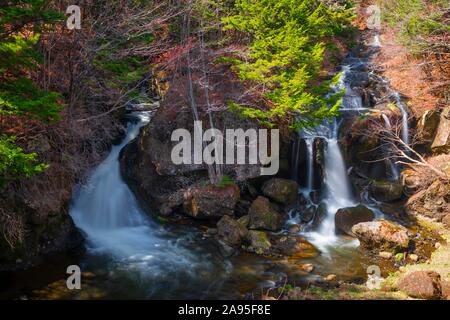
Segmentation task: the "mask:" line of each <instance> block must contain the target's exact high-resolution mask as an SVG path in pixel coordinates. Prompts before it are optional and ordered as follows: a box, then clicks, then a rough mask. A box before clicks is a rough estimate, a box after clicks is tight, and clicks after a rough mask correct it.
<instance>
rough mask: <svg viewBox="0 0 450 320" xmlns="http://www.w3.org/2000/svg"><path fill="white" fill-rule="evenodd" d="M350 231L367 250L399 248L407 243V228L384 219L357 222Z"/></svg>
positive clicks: (403, 247)
mask: <svg viewBox="0 0 450 320" xmlns="http://www.w3.org/2000/svg"><path fill="white" fill-rule="evenodd" d="M352 233H353V234H354V235H355V236H356V237H357V238H358V239H359V241H360V242H361V245H362V246H363V247H365V248H366V249H369V250H370V249H387V250H389V249H390V250H401V249H406V248H408V245H409V237H408V230H407V229H406V228H405V227H403V226H400V225H398V224H395V223H393V222H389V221H386V220H378V221H371V222H362V223H358V224H357V225H355V226H353V228H352Z"/></svg>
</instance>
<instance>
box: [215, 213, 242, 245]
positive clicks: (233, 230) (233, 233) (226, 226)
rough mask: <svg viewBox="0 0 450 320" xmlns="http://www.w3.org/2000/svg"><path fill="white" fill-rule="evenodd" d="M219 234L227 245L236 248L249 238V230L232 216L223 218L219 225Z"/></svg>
mask: <svg viewBox="0 0 450 320" xmlns="http://www.w3.org/2000/svg"><path fill="white" fill-rule="evenodd" d="M217 234H218V236H219V238H220V239H222V240H223V241H224V242H225V243H226V244H228V245H230V246H233V247H235V246H239V245H240V244H241V242H242V239H244V238H245V237H246V236H247V229H246V228H245V227H244V226H243V225H242V224H241V223H239V222H238V221H236V220H234V219H233V218H231V217H230V216H223V217H222V219H220V220H219V222H218V223H217Z"/></svg>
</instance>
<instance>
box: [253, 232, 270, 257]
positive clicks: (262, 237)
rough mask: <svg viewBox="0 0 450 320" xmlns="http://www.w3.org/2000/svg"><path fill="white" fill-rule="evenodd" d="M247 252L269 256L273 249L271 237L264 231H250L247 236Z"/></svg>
mask: <svg viewBox="0 0 450 320" xmlns="http://www.w3.org/2000/svg"><path fill="white" fill-rule="evenodd" d="M247 242H248V246H247V251H250V252H255V253H257V254H268V253H269V250H270V248H271V247H272V245H271V243H270V240H269V237H268V235H267V233H266V232H264V231H255V230H250V231H249V232H248V234H247Z"/></svg>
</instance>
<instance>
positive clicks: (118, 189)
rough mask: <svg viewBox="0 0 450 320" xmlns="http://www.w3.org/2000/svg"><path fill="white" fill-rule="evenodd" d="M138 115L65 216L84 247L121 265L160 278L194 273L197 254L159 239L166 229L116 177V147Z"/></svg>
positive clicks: (142, 120)
mask: <svg viewBox="0 0 450 320" xmlns="http://www.w3.org/2000/svg"><path fill="white" fill-rule="evenodd" d="M138 116H139V122H138V123H137V124H130V125H129V127H128V133H127V136H126V138H125V139H124V141H123V142H122V143H121V144H120V145H117V146H113V147H112V150H111V152H110V154H109V156H108V157H107V158H106V159H105V160H104V161H103V162H102V163H101V164H100V165H99V166H98V167H97V168H96V169H95V170H94V171H93V173H92V175H91V177H90V178H89V181H88V183H87V184H86V185H84V186H82V187H81V188H80V190H79V191H78V193H77V194H76V195H75V197H74V200H73V203H72V206H71V209H70V215H71V216H72V218H73V220H74V222H75V224H76V225H77V227H78V228H80V229H81V230H83V231H84V232H85V234H86V235H87V244H88V249H89V250H90V251H91V252H93V253H101V254H107V255H110V256H112V257H113V258H114V259H115V260H116V261H117V262H118V263H120V264H121V267H124V268H127V269H137V270H138V271H141V272H142V273H145V274H147V275H148V276H149V277H152V278H153V277H155V278H156V277H158V278H160V279H162V278H164V275H167V274H169V273H170V272H171V271H175V270H178V269H182V270H184V271H186V272H192V273H193V274H192V275H193V276H194V275H195V273H196V271H194V270H195V268H194V266H195V265H196V262H197V261H196V258H197V257H196V256H195V255H194V254H193V253H191V252H190V251H189V250H187V249H185V248H183V247H182V246H180V245H179V244H178V243H177V242H176V241H171V240H169V239H167V238H164V235H165V234H166V233H167V231H164V230H162V228H161V227H159V226H158V225H157V224H155V223H153V222H152V221H151V220H150V219H149V218H148V217H147V216H146V215H145V214H144V213H143V212H142V210H141V209H140V207H139V205H138V202H137V200H136V198H135V196H134V194H133V193H132V192H131V190H130V189H129V188H128V186H127V185H126V184H125V182H124V181H123V180H122V177H121V175H120V168H119V153H120V151H121V149H122V148H123V147H124V146H126V145H127V144H128V143H129V142H130V141H132V140H133V139H134V138H135V137H136V136H137V134H138V133H139V129H140V128H141V127H142V126H143V125H145V124H146V123H147V122H148V121H149V115H148V114H146V113H140V114H139V115H138ZM203 265H204V266H205V264H203Z"/></svg>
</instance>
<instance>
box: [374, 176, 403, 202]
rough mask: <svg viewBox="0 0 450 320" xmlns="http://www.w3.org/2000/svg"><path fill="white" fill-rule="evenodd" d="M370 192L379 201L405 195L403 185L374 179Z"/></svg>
mask: <svg viewBox="0 0 450 320" xmlns="http://www.w3.org/2000/svg"><path fill="white" fill-rule="evenodd" d="M369 194H370V196H372V197H373V198H374V199H376V200H378V201H385V202H390V201H395V200H399V199H400V198H401V197H402V196H403V185H402V184H400V183H397V182H392V181H372V183H371V184H370V186H369Z"/></svg>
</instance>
